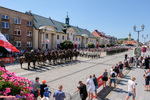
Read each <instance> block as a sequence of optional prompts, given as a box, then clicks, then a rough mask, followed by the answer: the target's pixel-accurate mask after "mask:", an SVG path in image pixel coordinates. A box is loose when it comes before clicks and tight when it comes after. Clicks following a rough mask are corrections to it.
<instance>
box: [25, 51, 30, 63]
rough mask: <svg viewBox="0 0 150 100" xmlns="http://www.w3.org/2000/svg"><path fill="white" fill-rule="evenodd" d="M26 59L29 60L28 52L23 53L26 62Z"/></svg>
mask: <svg viewBox="0 0 150 100" xmlns="http://www.w3.org/2000/svg"><path fill="white" fill-rule="evenodd" d="M28 59H29V52H28V51H26V53H25V60H26V61H27V60H28Z"/></svg>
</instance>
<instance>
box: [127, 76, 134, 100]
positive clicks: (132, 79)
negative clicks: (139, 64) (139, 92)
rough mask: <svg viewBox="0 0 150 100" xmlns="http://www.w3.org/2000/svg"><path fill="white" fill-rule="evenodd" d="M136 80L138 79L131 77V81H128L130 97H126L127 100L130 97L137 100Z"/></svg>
mask: <svg viewBox="0 0 150 100" xmlns="http://www.w3.org/2000/svg"><path fill="white" fill-rule="evenodd" d="M135 80H136V78H135V77H134V76H133V77H131V80H128V95H127V97H126V100H128V99H129V97H130V96H132V97H133V99H132V100H135V94H136V92H135V85H136V84H135V82H134V81H135Z"/></svg>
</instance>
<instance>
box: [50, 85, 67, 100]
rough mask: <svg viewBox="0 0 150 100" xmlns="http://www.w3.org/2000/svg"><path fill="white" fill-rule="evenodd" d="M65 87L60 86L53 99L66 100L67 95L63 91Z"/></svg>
mask: <svg viewBox="0 0 150 100" xmlns="http://www.w3.org/2000/svg"><path fill="white" fill-rule="evenodd" d="M62 89H63V86H62V85H59V87H58V90H56V91H55V92H54V94H53V97H55V100H64V98H66V96H65V93H64V92H63V91H62Z"/></svg>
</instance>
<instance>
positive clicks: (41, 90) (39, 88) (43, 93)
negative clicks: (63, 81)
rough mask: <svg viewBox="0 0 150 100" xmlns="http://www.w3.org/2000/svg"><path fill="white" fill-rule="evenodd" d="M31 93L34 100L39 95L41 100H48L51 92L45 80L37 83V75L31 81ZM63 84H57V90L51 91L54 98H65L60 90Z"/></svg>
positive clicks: (58, 99)
mask: <svg viewBox="0 0 150 100" xmlns="http://www.w3.org/2000/svg"><path fill="white" fill-rule="evenodd" d="M31 87H32V88H33V89H32V90H31V93H33V94H34V100H37V98H38V96H39V95H40V97H41V100H50V96H51V95H52V92H51V91H49V89H48V88H49V86H48V85H47V84H46V80H43V81H42V84H40V83H39V77H36V78H35V80H34V81H32V84H31ZM62 89H63V86H62V85H59V87H58V90H55V91H54V93H53V97H54V98H55V100H64V98H66V96H65V93H64V92H63V91H62Z"/></svg>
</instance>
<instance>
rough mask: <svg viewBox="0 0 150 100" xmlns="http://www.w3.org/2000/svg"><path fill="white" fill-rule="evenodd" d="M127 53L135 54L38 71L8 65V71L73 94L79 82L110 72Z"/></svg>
mask: <svg viewBox="0 0 150 100" xmlns="http://www.w3.org/2000/svg"><path fill="white" fill-rule="evenodd" d="M126 53H127V54H128V55H129V56H133V52H132V50H130V51H127V52H124V53H118V54H115V55H110V56H103V57H101V58H99V59H91V58H81V57H79V59H78V61H74V62H71V63H67V64H59V65H54V66H52V65H48V64H45V66H43V67H42V68H38V67H37V69H31V70H27V64H23V69H21V68H20V64H14V65H8V66H6V69H7V70H9V71H10V72H15V73H16V75H18V76H21V77H26V78H28V79H34V78H35V77H37V76H38V77H39V78H40V82H41V81H42V80H47V84H48V85H50V87H53V88H56V89H57V87H58V85H59V84H62V85H63V87H64V88H63V91H66V92H68V93H70V94H72V93H74V92H75V91H76V86H78V81H79V80H82V81H83V83H85V82H86V80H87V78H88V76H89V75H92V74H96V76H97V77H98V76H100V75H102V73H103V71H104V69H105V68H107V69H108V70H110V67H111V66H112V65H115V64H116V63H117V62H118V61H123V60H124V55H125V54H126Z"/></svg>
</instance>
